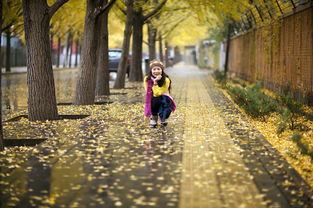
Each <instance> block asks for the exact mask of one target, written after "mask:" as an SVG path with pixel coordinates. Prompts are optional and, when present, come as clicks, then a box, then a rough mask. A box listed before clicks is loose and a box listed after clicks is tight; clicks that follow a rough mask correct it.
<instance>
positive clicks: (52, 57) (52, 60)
mask: <svg viewBox="0 0 313 208" xmlns="http://www.w3.org/2000/svg"><path fill="white" fill-rule="evenodd" d="M50 49H51V62H52V66H53V64H54V52H53V33H50Z"/></svg>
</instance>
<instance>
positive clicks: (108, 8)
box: [97, 0, 116, 15]
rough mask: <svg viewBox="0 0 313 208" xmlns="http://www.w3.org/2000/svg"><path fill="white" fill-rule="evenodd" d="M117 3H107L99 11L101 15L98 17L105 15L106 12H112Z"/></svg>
mask: <svg viewBox="0 0 313 208" xmlns="http://www.w3.org/2000/svg"><path fill="white" fill-rule="evenodd" d="M115 2H116V0H111V1H110V2H109V3H107V4H106V5H105V6H104V7H103V8H101V9H100V10H99V13H98V14H97V15H101V14H103V13H104V12H105V11H107V10H110V9H111V8H112V6H113V5H114V3H115Z"/></svg>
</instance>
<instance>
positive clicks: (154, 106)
mask: <svg viewBox="0 0 313 208" xmlns="http://www.w3.org/2000/svg"><path fill="white" fill-rule="evenodd" d="M161 104H162V99H161V97H153V98H152V102H151V111H152V116H151V118H150V124H151V125H152V126H153V127H155V126H156V125H157V121H158V112H159V109H160V107H161Z"/></svg>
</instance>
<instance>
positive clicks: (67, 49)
mask: <svg viewBox="0 0 313 208" xmlns="http://www.w3.org/2000/svg"><path fill="white" fill-rule="evenodd" d="M70 39H71V33H70V32H69V33H68V34H67V38H66V49H65V50H66V51H65V60H64V62H63V68H65V67H68V58H69V57H68V54H69V49H70Z"/></svg>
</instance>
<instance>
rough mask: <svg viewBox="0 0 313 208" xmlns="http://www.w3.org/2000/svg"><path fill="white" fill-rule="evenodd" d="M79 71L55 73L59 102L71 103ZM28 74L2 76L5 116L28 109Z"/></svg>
mask: <svg viewBox="0 0 313 208" xmlns="http://www.w3.org/2000/svg"><path fill="white" fill-rule="evenodd" d="M77 74H78V69H67V70H56V71H54V80H55V89H56V98H57V102H71V101H72V98H73V96H74V90H75V86H76V79H77ZM26 76H27V75H26V73H18V74H5V75H3V76H2V84H1V87H2V110H3V114H4V115H6V114H8V113H12V112H14V111H18V110H24V109H27V96H28V90H27V78H26Z"/></svg>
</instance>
